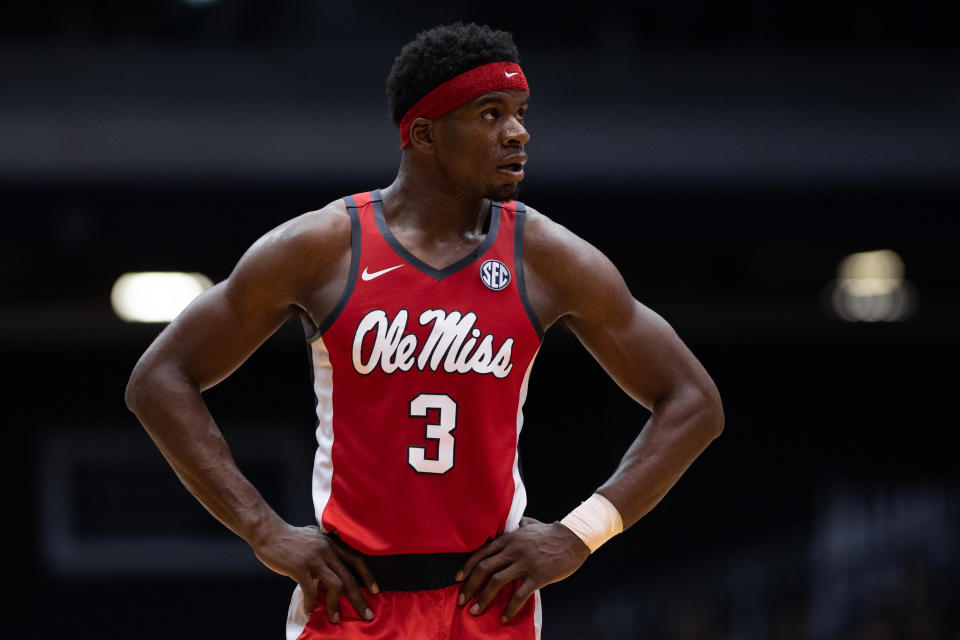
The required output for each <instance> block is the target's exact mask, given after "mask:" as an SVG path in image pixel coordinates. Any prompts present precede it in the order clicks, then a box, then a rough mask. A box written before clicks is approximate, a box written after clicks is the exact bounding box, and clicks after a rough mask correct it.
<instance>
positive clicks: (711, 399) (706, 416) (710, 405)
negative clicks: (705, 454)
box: [700, 383, 724, 440]
mask: <svg viewBox="0 0 960 640" xmlns="http://www.w3.org/2000/svg"><path fill="white" fill-rule="evenodd" d="M702 394H703V399H702V401H701V403H702V404H701V409H700V414H701V416H702V420H701V423H702V424H703V430H704V432H705V434H706V435H707V436H709V437H710V439H711V440H713V439H715V438H717V437H718V436H719V435H720V434H721V433H723V427H724V415H723V401H722V400H721V399H720V391H719V390H718V389H717V387H716V385H714V384H713V383H711V384H710V386H709V387H708V388H707V389H703V390H702Z"/></svg>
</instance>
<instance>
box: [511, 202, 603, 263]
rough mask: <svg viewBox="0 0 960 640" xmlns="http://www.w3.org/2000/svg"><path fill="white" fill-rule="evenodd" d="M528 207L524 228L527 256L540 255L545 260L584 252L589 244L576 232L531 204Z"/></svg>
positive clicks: (525, 252)
mask: <svg viewBox="0 0 960 640" xmlns="http://www.w3.org/2000/svg"><path fill="white" fill-rule="evenodd" d="M524 207H525V208H526V221H525V223H524V229H523V247H524V255H525V256H531V257H533V256H538V257H542V258H543V259H545V260H550V259H553V258H557V257H561V256H563V257H568V258H569V257H572V256H575V255H576V254H579V253H582V252H583V251H584V249H585V247H586V246H588V245H587V243H586V241H585V240H583V239H582V238H581V237H580V236H578V235H577V234H576V233H574V232H573V231H571V230H570V229H568V228H567V227H565V226H564V225H562V224H560V223H559V222H557V221H555V220H553V219H552V218H550V217H548V216H547V215H545V214H543V213H542V212H540V211H538V210H537V209H534V208H533V207H531V206H530V205H527V204H524Z"/></svg>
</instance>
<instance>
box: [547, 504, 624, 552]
mask: <svg viewBox="0 0 960 640" xmlns="http://www.w3.org/2000/svg"><path fill="white" fill-rule="evenodd" d="M560 524H562V525H563V526H565V527H567V528H568V529H570V531H572V532H573V533H574V534H575V535H576V536H577V537H578V538H580V540H581V541H582V542H583V544H585V545H586V546H587V548H588V549H589V550H590V553H593V552H594V551H596V550H597V549H598V548H600V546H601V545H602V544H603V543H605V542H606V541H607V540H609V539H610V538H612V537H613V536H615V535H617V534H618V533H620V532H621V531H623V519H622V518H621V517H620V512H619V511H617V508H616V507H615V506H613V504H612V503H611V502H610V501H609V500H607V499H606V498H604V497H603V496H602V495H600V494H599V493H594V494H593V495H592V496H590V497H589V498H587V499H586V500H584V501H583V502H582V503H580V506H578V507H577V508H576V509H574V510H573V511H571V512H570V513H569V514H567V516H566V517H564V518H563V520H561V521H560Z"/></svg>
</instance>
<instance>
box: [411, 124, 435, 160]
mask: <svg viewBox="0 0 960 640" xmlns="http://www.w3.org/2000/svg"><path fill="white" fill-rule="evenodd" d="M410 145H411V146H414V147H417V148H419V149H421V150H423V151H428V152H432V151H433V120H428V119H427V118H417V119H416V120H414V121H413V124H411V125H410Z"/></svg>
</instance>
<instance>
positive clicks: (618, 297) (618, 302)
mask: <svg viewBox="0 0 960 640" xmlns="http://www.w3.org/2000/svg"><path fill="white" fill-rule="evenodd" d="M525 235H526V237H525V242H524V275H525V279H526V282H527V292H528V295H529V297H530V301H531V304H532V306H533V308H534V311H535V312H536V314H537V317H538V318H539V319H540V322H541V324H542V325H543V326H544V328H547V327H549V326H550V325H552V324H554V323H556V322H562V323H563V324H565V325H566V326H567V327H568V328H570V330H571V331H573V333H574V334H575V335H576V336H577V337H578V338H579V339H580V341H581V342H582V343H583V345H584V346H585V347H586V348H587V349H588V350H589V351H590V353H591V354H592V355H593V356H594V358H596V360H597V361H598V362H599V363H600V365H601V366H602V367H603V368H604V370H606V372H607V373H608V374H609V375H610V377H611V378H612V379H613V380H614V381H616V383H617V384H618V385H619V386H620V387H621V388H622V389H623V390H624V391H625V392H626V393H627V394H629V395H630V397H632V398H633V399H634V400H636V401H637V402H638V403H639V404H641V405H643V406H644V407H646V408H648V409H650V411H651V412H652V415H651V417H650V419H649V420H648V421H647V424H646V425H645V426H644V427H643V428H642V429H639V428H638V431H639V434H638V435H637V438H636V439H635V440H634V442H633V443H632V444H631V446H630V447H629V449H628V450H627V452H626V454H625V455H624V457H623V459H622V460H621V462H620V464H619V466H618V467H617V469H616V471H615V472H614V474H613V475H612V476H611V477H610V479H609V480H607V481H606V482H605V483H604V484H603V485H602V486H601V487H600V488H599V489H598V490H597V492H598V493H600V494H601V495H603V496H604V497H605V498H607V499H608V500H609V501H610V502H611V503H612V504H613V505H614V506H615V507H616V508H617V511H619V513H620V516H621V518H622V520H623V526H624V528H626V527H629V526H631V525H633V524H634V523H636V522H637V521H638V520H639V519H640V518H642V517H643V516H644V515H645V514H646V513H648V512H649V511H650V510H651V509H653V508H654V507H655V506H656V505H657V503H658V502H660V500H661V499H662V498H663V496H664V495H666V493H667V491H669V489H670V488H671V487H672V486H673V485H674V484H675V483H676V482H677V480H678V479H679V478H680V476H681V475H682V474H683V473H684V471H686V469H687V468H688V467H689V466H690V464H691V463H692V462H693V460H694V459H695V458H696V457H697V456H698V455H699V454H700V453H701V452H702V451H703V450H704V449H705V448H706V447H707V445H708V444H709V443H710V442H711V441H712V440H713V439H714V438H716V437H717V436H718V435H719V434H720V432H721V430H722V429H723V409H722V406H721V403H720V395H719V392H718V391H717V388H716V386H715V385H714V383H713V381H712V380H711V379H710V376H709V375H708V374H707V372H706V370H705V369H704V368H703V366H702V365H701V364H700V363H699V362H698V361H697V359H696V358H695V357H694V356H693V354H692V353H691V352H690V350H689V349H687V347H686V346H685V345H684V344H683V342H682V341H681V340H680V338H679V337H678V336H677V334H676V333H675V332H674V331H673V329H672V328H671V327H670V326H669V325H668V324H667V323H666V321H664V320H663V318H661V317H660V316H658V315H657V314H656V313H654V312H653V311H651V310H650V309H648V308H647V307H645V306H643V305H642V304H640V303H639V302H638V301H637V300H636V299H634V297H633V295H632V294H631V293H630V291H629V289H628V288H627V285H626V283H625V282H624V280H623V277H622V276H621V275H620V273H619V272H618V271H617V269H616V268H615V267H614V266H613V264H612V263H611V262H610V261H609V260H608V259H607V258H606V256H604V255H603V254H602V253H600V252H599V251H597V249H595V248H594V247H592V246H590V245H589V244H588V243H587V242H585V241H583V240H582V239H580V238H578V237H577V236H575V235H574V234H572V233H570V232H569V231H568V230H566V229H564V228H563V227H562V226H560V225H558V224H556V223H554V222H552V221H550V220H548V219H547V218H546V217H544V216H542V215H539V214H537V213H536V212H531V213H530V217H529V219H528V225H527V229H526V234H525ZM637 426H638V427H639V426H640V425H637ZM528 522H530V524H529V525H527V526H524V527H521V529H519V530H518V531H516V532H514V533H512V534H507V535H504V536H501V538H498V539H497V540H494V541H493V542H491V543H490V544H488V545H487V546H486V547H485V548H483V549H481V550H479V551H478V552H477V553H476V554H474V555H473V557H471V558H470V560H468V562H467V564H466V565H465V567H464V570H463V573H462V576H463V577H464V578H466V582H465V584H464V587H463V590H462V596H463V598H462V601H463V602H466V601H469V600H470V599H471V598H472V597H473V596H474V595H475V594H476V595H477V602H476V604H475V605H474V607H473V608H471V611H475V612H476V613H480V612H482V611H483V610H484V609H485V608H486V607H487V606H488V605H489V604H490V602H491V601H492V600H493V597H494V596H495V595H496V593H497V591H499V589H500V588H501V587H502V586H503V585H505V584H506V583H508V582H509V581H511V580H520V581H521V586H520V587H519V589H518V590H517V592H516V595H515V596H514V597H513V599H512V600H511V601H510V603H509V605H508V606H507V608H506V610H505V611H504V620H505V621H506V620H509V619H511V618H512V617H513V616H514V615H515V614H516V612H517V611H518V610H519V608H520V606H521V605H523V603H524V601H525V600H526V599H527V598H528V597H529V596H530V594H531V593H533V591H534V590H535V589H537V588H540V587H542V586H544V585H546V584H550V583H551V582H556V581H557V580H561V579H563V578H565V577H566V576H568V575H570V574H571V573H573V572H574V571H576V569H577V568H579V566H580V565H581V564H582V563H583V561H584V560H585V559H586V557H587V555H588V554H589V550H588V549H587V547H586V545H584V544H583V543H582V542H581V541H580V539H579V538H578V537H576V536H575V535H574V534H573V533H572V532H571V531H570V530H569V529H566V527H564V526H563V525H561V524H559V523H552V524H544V523H538V522H536V521H532V520H530V521H528ZM481 588H482V590H481Z"/></svg>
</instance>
